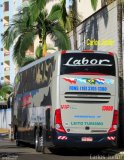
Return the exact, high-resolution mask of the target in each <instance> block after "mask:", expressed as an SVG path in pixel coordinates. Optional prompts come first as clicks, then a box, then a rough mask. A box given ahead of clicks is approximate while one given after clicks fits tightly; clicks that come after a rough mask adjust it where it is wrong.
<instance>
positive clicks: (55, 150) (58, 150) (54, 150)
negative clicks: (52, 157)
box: [48, 147, 62, 154]
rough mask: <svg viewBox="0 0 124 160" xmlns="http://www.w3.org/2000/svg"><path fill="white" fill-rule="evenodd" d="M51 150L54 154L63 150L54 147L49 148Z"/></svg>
mask: <svg viewBox="0 0 124 160" xmlns="http://www.w3.org/2000/svg"><path fill="white" fill-rule="evenodd" d="M48 149H49V151H50V152H51V153H53V154H61V153H62V150H61V149H60V148H53V147H50V148H48Z"/></svg>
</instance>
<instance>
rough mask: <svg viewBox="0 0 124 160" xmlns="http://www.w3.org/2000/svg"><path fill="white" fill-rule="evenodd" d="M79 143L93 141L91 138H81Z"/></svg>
mask: <svg viewBox="0 0 124 160" xmlns="http://www.w3.org/2000/svg"><path fill="white" fill-rule="evenodd" d="M81 141H82V142H92V141H93V138H92V137H82V138H81Z"/></svg>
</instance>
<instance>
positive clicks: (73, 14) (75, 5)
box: [72, 0, 78, 50]
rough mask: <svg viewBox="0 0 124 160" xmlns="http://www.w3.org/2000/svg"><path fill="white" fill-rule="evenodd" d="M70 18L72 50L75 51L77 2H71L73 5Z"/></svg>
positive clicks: (74, 0)
mask: <svg viewBox="0 0 124 160" xmlns="http://www.w3.org/2000/svg"><path fill="white" fill-rule="evenodd" d="M72 16H73V19H72V21H73V42H74V50H77V32H76V28H77V16H78V13H77V0H73V4H72Z"/></svg>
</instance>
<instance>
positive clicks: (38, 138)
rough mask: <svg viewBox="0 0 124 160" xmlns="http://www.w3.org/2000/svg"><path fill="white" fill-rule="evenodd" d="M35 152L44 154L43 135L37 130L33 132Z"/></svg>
mask: <svg viewBox="0 0 124 160" xmlns="http://www.w3.org/2000/svg"><path fill="white" fill-rule="evenodd" d="M35 150H36V152H42V153H43V154H44V153H45V146H44V138H43V133H42V132H41V133H40V132H39V130H38V129H37V130H36V132H35Z"/></svg>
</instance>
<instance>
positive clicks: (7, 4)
mask: <svg viewBox="0 0 124 160" xmlns="http://www.w3.org/2000/svg"><path fill="white" fill-rule="evenodd" d="M4 11H9V2H4Z"/></svg>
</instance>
